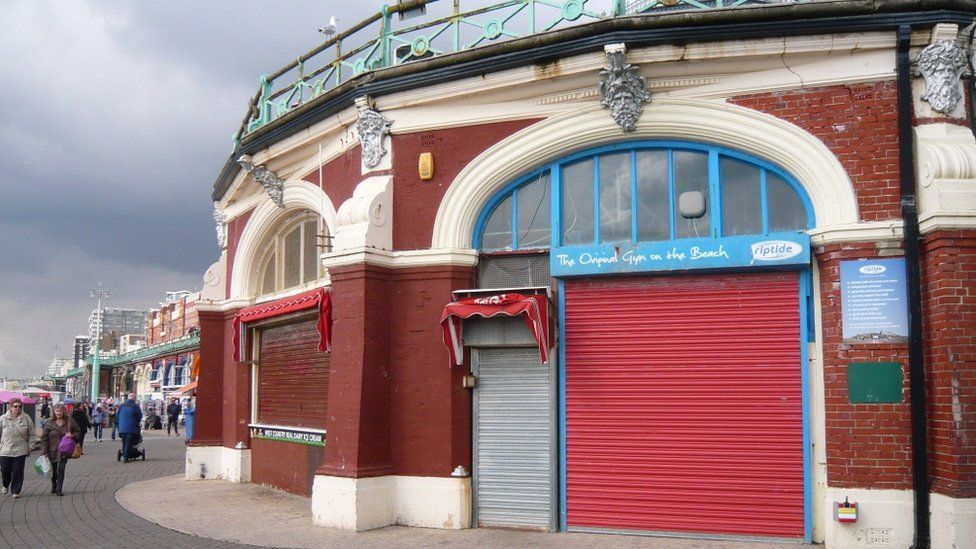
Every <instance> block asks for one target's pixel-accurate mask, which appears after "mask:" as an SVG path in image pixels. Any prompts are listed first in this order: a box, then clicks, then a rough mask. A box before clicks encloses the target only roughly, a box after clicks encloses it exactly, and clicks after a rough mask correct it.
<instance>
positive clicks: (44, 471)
mask: <svg viewBox="0 0 976 549" xmlns="http://www.w3.org/2000/svg"><path fill="white" fill-rule="evenodd" d="M34 470H35V471H37V474H38V475H41V476H42V477H48V478H49V477H50V476H51V460H50V459H48V458H47V456H41V457H39V458H37V461H35V462H34Z"/></svg>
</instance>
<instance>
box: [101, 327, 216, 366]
mask: <svg viewBox="0 0 976 549" xmlns="http://www.w3.org/2000/svg"><path fill="white" fill-rule="evenodd" d="M199 346H200V334H199V333H194V334H190V335H185V336H183V337H180V338H177V339H173V340H170V341H167V342H164V343H157V344H155V345H150V346H149V347H142V348H141V349H136V350H135V351H129V352H128V353H124V354H121V355H111V356H103V357H100V360H99V366H116V365H119V364H131V363H133V362H139V361H145V360H151V359H153V358H156V357H159V356H164V355H169V354H173V353H179V352H181V351H186V350H189V349H195V348H197V347H199Z"/></svg>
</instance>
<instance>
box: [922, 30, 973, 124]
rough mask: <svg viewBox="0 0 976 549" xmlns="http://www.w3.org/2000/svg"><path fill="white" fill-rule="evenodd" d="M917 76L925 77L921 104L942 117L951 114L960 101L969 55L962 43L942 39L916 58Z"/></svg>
mask: <svg viewBox="0 0 976 549" xmlns="http://www.w3.org/2000/svg"><path fill="white" fill-rule="evenodd" d="M915 63H916V73H921V75H922V76H923V77H924V78H925V93H924V94H922V101H927V102H928V103H929V105H931V106H932V108H933V109H934V110H935V111H937V112H941V113H943V114H949V113H950V112H952V110H953V109H955V108H956V105H957V104H958V103H959V100H960V99H962V93H961V92H960V91H959V79H960V78H961V77H962V73H963V72H964V71H965V69H966V56H965V54H964V53H963V50H962V48H961V47H959V44H957V43H955V42H954V41H952V40H943V41H941V42H937V43H935V44H932V45H930V46H928V47H926V48H925V49H924V50H922V52H921V53H920V54H919V56H918V57H917V58H916V59H915Z"/></svg>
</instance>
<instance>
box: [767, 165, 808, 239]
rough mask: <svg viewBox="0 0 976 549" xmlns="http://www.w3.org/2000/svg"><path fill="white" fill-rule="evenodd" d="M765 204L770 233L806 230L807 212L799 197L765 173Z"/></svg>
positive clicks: (775, 178)
mask: <svg viewBox="0 0 976 549" xmlns="http://www.w3.org/2000/svg"><path fill="white" fill-rule="evenodd" d="M766 202H767V203H768V206H767V207H766V210H767V212H768V214H769V231H770V232H777V231H805V230H806V229H807V224H808V221H807V211H806V208H804V207H803V201H802V200H800V196H799V195H798V194H796V191H794V190H793V187H791V186H790V184H789V183H787V182H786V181H783V179H782V178H780V177H778V176H776V175H773V174H771V173H769V172H766Z"/></svg>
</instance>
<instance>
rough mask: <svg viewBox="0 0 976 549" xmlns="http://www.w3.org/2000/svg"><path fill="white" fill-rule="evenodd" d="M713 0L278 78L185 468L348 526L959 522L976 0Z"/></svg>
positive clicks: (761, 533)
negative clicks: (301, 499)
mask: <svg viewBox="0 0 976 549" xmlns="http://www.w3.org/2000/svg"><path fill="white" fill-rule="evenodd" d="M658 4H661V5H658ZM665 4H666V6H665ZM698 4H699V3H693V2H671V3H654V2H651V3H648V4H647V5H646V6H645V8H644V10H643V11H640V10H637V11H639V13H636V12H635V13H631V14H630V15H625V14H624V13H623V7H622V6H621V7H620V8H618V9H619V10H620V11H619V12H618V13H619V15H617V16H614V17H600V16H598V14H595V13H590V12H589V11H587V8H586V7H585V2H582V3H581V2H575V1H574V0H571V1H569V2H566V3H564V5H563V7H562V10H561V11H560V13H559V14H557V17H556V22H555V23H553V27H550V28H554V29H555V30H551V31H549V32H538V33H530V35H528V36H525V37H522V38H517V39H513V40H510V41H506V42H498V39H500V37H501V36H502V35H503V34H505V33H503V32H502V31H503V30H506V31H508V32H509V34H511V33H512V32H514V31H511V28H510V27H506V26H505V25H511V23H510V22H509V19H505V20H504V22H502V21H501V20H495V19H490V18H489V19H485V20H484V21H482V22H481V24H480V26H479V27H478V28H479V29H480V30H478V31H477V32H479V33H482V38H481V39H480V41H475V42H471V43H472V44H475V43H477V44H487V45H484V46H483V47H480V45H479V47H471V48H467V47H460V48H458V47H457V46H455V47H454V49H455V50H459V51H454V50H452V49H451V47H450V46H449V45H443V44H441V43H440V42H438V40H442V38H438V37H439V36H441V35H440V34H431V33H434V31H433V30H431V29H432V28H434V27H424V26H421V27H417V28H413V30H411V29H410V28H408V27H402V28H403V29H405V30H403V31H402V32H400V33H399V34H398V32H399V31H391V30H389V29H391V28H394V27H384V29H387V30H386V31H384V32H385V34H382V33H381V38H380V39H379V42H376V44H378V45H377V49H375V50H374V49H370V48H369V47H367V48H365V49H362V50H355V49H353V48H350V47H343V49H342V51H346V52H350V51H351V52H353V53H348V54H346V56H345V57H343V58H342V59H339V60H335V59H334V58H333V59H332V60H331V61H328V60H326V62H324V64H322V63H319V64H318V65H315V66H318V67H322V68H320V69H315V70H313V69H312V68H311V67H312V65H313V64H314V63H313V61H312V59H313V58H315V57H314V55H319V54H321V55H326V54H325V53H322V52H312V54H314V55H310V56H303V57H301V58H299V60H298V61H297V62H296V63H295V64H292V65H289V66H287V67H285V68H284V69H282V70H281V71H279V72H278V73H275V74H274V75H272V76H271V77H269V78H268V79H267V80H266V81H265V82H266V85H265V86H264V87H263V88H262V91H261V93H260V94H259V96H258V98H257V100H256V101H255V103H254V105H253V107H252V110H251V113H250V115H249V118H248V120H247V121H246V123H245V125H244V126H243V127H242V130H241V134H240V135H239V143H238V145H237V149H236V150H235V152H234V154H233V156H232V157H231V158H230V159H229V160H228V163H227V164H226V165H225V167H224V170H223V171H222V173H221V175H220V177H219V179H218V180H217V182H216V184H215V187H214V193H213V199H214V201H215V208H216V211H215V219H216V221H217V223H218V227H217V231H218V237H219V239H220V240H221V245H222V247H223V250H224V252H223V254H222V255H221V258H220V261H219V262H218V263H216V264H214V266H213V267H211V269H210V270H209V271H208V273H207V276H206V278H205V281H206V284H207V285H206V287H205V289H204V292H203V295H202V299H201V301H199V302H198V303H197V306H196V309H197V312H198V314H199V320H200V336H201V341H200V355H201V361H202V367H201V372H202V373H201V376H200V379H199V394H198V407H197V416H196V426H195V433H194V439H193V444H192V446H191V447H190V449H189V451H188V455H187V478H188V479H196V478H225V479H230V480H234V481H241V482H257V483H264V484H268V485H272V486H276V487H279V488H282V489H285V490H289V491H292V492H295V493H299V494H303V495H306V496H309V497H310V498H311V503H312V512H313V517H314V520H315V521H316V523H318V524H321V525H323V526H334V527H341V528H348V529H356V530H363V529H369V528H375V527H379V526H384V525H389V524H405V525H413V526H424V527H437V528H466V527H472V526H475V527H517V528H536V529H542V530H554V531H555V530H562V531H595V532H621V531H625V532H628V533H641V534H649V535H661V534H664V535H675V534H677V535H682V536H693V537H703V538H707V537H729V536H731V537H734V538H745V539H780V538H785V539H796V540H801V541H805V542H808V543H809V542H824V543H825V544H826V545H827V546H828V547H860V546H865V547H867V546H891V547H904V546H907V545H909V544H912V543H915V544H916V546H917V547H923V546H928V545H929V543H930V542H931V545H932V546H934V547H972V546H973V545H972V544H973V540H974V539H976V447H974V444H976V443H974V442H973V441H974V440H976V341H974V337H976V335H974V334H976V139H974V136H973V131H972V123H971V116H972V112H971V111H972V109H971V108H970V102H969V101H970V98H971V94H970V91H971V80H970V79H967V78H960V75H961V74H963V73H965V72H966V70H967V68H968V67H969V59H970V58H971V56H972V51H971V50H969V49H968V48H969V46H970V44H971V40H970V39H969V34H968V31H966V32H963V29H964V28H966V27H967V26H968V25H970V24H972V23H973V11H974V8H976V3H974V2H969V1H962V0H956V1H951V0H945V1H934V2H928V3H924V4H920V3H917V2H901V1H892V2H884V3H877V2H856V1H852V2H779V3H776V4H775V5H758V4H765V3H764V2H744V3H740V4H742V5H740V6H735V7H727V6H724V5H723V3H717V5H716V4H715V3H712V4H709V5H708V6H706V7H711V8H712V9H707V10H700V9H697V7H696V6H698ZM413 7H415V6H413V5H412V4H411V5H409V6H408V5H401V6H398V7H396V8H394V9H393V10H392V11H391V12H390V13H388V14H386V15H382V14H381V15H380V16H379V17H378V19H377V21H385V22H386V24H387V25H393V23H394V22H393V16H392V14H393V13H395V12H397V11H399V10H407V9H411V8H413ZM698 7H700V6H698ZM530 9H532V8H531V7H530ZM462 15H463V19H464V20H465V21H475V20H476V19H477V14H462ZM513 17H514V16H513ZM539 17H540V18H541V17H542V16H541V15H540V16H539ZM588 17H589V18H592V19H593V21H592V22H584V21H585V20H586V19H587V18H588ZM540 20H541V19H540ZM438 28H440V27H438ZM418 29H419V30H418ZM424 29H426V31H425V30H424ZM537 29H538V28H537ZM356 32H359V31H356ZM411 32H413V33H422V32H426V33H427V34H411ZM452 32H453V31H452ZM374 36H375V35H374ZM355 39H356V35H355V32H352V33H341V34H340V35H338V36H337V37H336V38H335V39H332V40H333V41H346V43H347V44H348V43H350V42H351V41H353V40H355ZM462 42H465V41H464V40H462V39H461V38H458V40H457V41H455V44H460V43H462ZM496 42H498V43H496ZM465 43H467V42H465ZM397 44H401V45H404V44H406V45H408V46H409V47H407V46H402V47H401V46H397ZM322 51H323V52H327V51H332V50H329V49H328V48H325V49H323V50H322ZM370 52H373V53H370ZM376 52H387V53H386V54H382V53H376ZM384 55H386V57H384ZM316 59H317V58H316ZM315 63H318V62H317V61H316V62H315ZM299 65H301V66H299ZM306 65H307V66H306ZM351 66H355V67H356V69H355V71H353V72H354V74H356V75H357V76H353V77H348V76H347V77H342V76H340V75H341V74H342V73H338V72H330V70H338V69H337V67H351ZM330 67H331V69H330ZM367 68H371V70H366V69H367ZM342 70H344V71H346V70H347V69H346V68H343V69H342ZM356 71H362V74H360V73H359V72H356ZM294 74H300V75H302V76H301V77H302V78H304V79H305V80H304V81H303V82H305V83H304V84H300V85H297V86H293V85H292V82H294V80H288V78H290V77H289V76H288V75H294ZM345 74H347V75H348V72H346V73H345ZM306 75H310V76H306ZM343 78H347V79H345V80H343ZM286 80H287V81H288V82H286ZM844 502H848V503H849V504H856V511H854V507H845V505H844ZM838 504H839V506H840V508H839V509H837V508H836V507H837V506H838ZM855 517H856V518H855Z"/></svg>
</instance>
